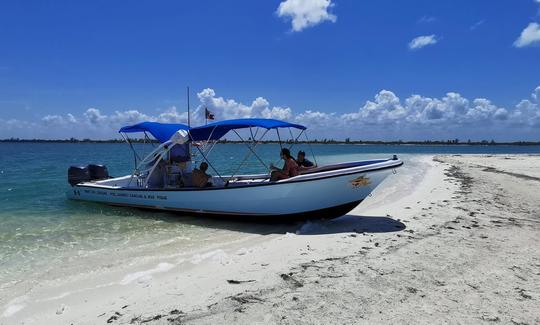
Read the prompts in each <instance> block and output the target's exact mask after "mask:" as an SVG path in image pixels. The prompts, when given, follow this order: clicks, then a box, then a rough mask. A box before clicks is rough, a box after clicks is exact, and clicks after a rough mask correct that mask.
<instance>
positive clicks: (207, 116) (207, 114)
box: [204, 107, 214, 120]
mask: <svg viewBox="0 0 540 325" xmlns="http://www.w3.org/2000/svg"><path fill="white" fill-rule="evenodd" d="M204 114H205V116H206V119H207V120H213V119H214V113H212V112H210V111H209V110H208V108H206V107H205V108H204Z"/></svg>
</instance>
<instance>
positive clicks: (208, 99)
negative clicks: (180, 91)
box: [194, 88, 292, 120]
mask: <svg viewBox="0 0 540 325" xmlns="http://www.w3.org/2000/svg"><path fill="white" fill-rule="evenodd" d="M197 97H199V100H200V101H201V105H199V107H197V109H196V110H195V113H194V116H195V118H199V119H203V118H204V116H203V114H204V108H205V107H206V108H208V109H209V110H210V111H211V112H212V113H214V116H215V117H216V119H217V120H224V119H235V118H250V117H262V118H274V119H280V120H289V119H291V118H292V110H291V109H290V108H289V107H279V106H275V107H270V103H269V102H268V100H266V99H265V98H263V97H257V98H255V100H254V101H253V102H252V103H251V105H249V106H248V105H245V104H242V103H239V102H237V101H235V100H234V99H224V98H223V97H217V96H216V93H215V91H214V90H213V89H210V88H206V89H204V90H202V91H201V92H200V93H198V94H197Z"/></svg>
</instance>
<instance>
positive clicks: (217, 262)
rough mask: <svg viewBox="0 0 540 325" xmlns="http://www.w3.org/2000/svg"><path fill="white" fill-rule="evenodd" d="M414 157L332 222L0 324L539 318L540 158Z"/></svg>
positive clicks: (154, 268)
mask: <svg viewBox="0 0 540 325" xmlns="http://www.w3.org/2000/svg"><path fill="white" fill-rule="evenodd" d="M422 164H423V165H424V167H423V168H424V171H423V173H422V177H421V178H420V179H415V180H414V181H413V180H410V181H409V182H410V183H411V182H412V183H414V184H406V181H400V182H397V181H396V183H395V184H394V183H393V182H394V181H392V179H388V182H386V183H385V184H384V186H382V187H381V189H378V190H377V192H376V193H374V195H373V197H372V198H370V199H368V200H366V201H365V202H364V203H363V204H361V205H360V206H359V207H357V208H356V209H355V210H354V211H352V212H351V213H350V214H349V215H347V216H344V217H342V218H339V219H336V220H330V221H324V220H323V221H314V222H308V223H306V224H303V225H299V226H298V227H297V228H296V230H295V231H293V232H285V233H274V234H269V235H268V234H266V235H261V236H253V238H251V239H250V240H248V241H243V242H240V243H235V244H230V245H227V246H223V247H220V248H219V249H215V250H212V251H209V252H204V253H201V254H198V255H197V256H193V257H192V258H191V259H189V260H186V261H162V262H161V263H158V264H155V265H149V266H148V267H147V269H146V270H138V271H137V272H133V273H132V274H131V275H126V274H123V275H120V274H114V275H107V274H102V275H100V281H97V280H95V279H94V280H92V281H93V282H92V283H86V284H87V285H90V284H92V285H93V286H94V287H95V289H94V290H87V291H82V292H80V293H76V292H75V293H73V294H70V295H69V296H66V297H62V296H61V295H60V296H59V297H58V298H57V299H56V300H53V301H50V300H49V301H47V302H45V300H43V303H42V304H41V305H39V306H38V305H34V308H32V309H30V308H24V309H22V307H21V306H24V305H25V304H26V303H27V301H26V300H20V299H19V300H17V301H13V302H12V306H7V308H5V309H4V310H2V311H0V312H4V314H5V313H6V312H9V313H10V314H9V315H7V316H6V315H4V316H5V317H2V318H0V323H1V324H11V323H23V322H24V323H27V324H28V323H41V324H43V323H55V324H63V323H66V324H69V323H74V324H81V323H83V324H99V323H101V324H107V323H109V324H216V323H218V324H219V323H221V324H231V323H236V324H256V323H259V324H379V323H400V324H403V323H405V324H408V323H410V324H433V323H436V324H441V323H448V324H456V323H458V324H479V323H485V324H499V323H500V324H539V323H540V308H538V306H539V305H540V249H539V247H540V156H526V155H516V156H481V155H454V156H437V157H424V158H423V160H422ZM397 176H399V174H398V175H397ZM396 179H397V178H396ZM396 184H397V185H396ZM99 283H102V284H101V286H100V285H99ZM82 285H83V284H82V283H78V284H77V286H78V287H81V286H82ZM72 289H74V288H72ZM58 294H59V293H58ZM28 299H36V297H32V298H28ZM9 308H11V309H9ZM17 308H19V309H21V310H20V311H19V310H18V309H17ZM11 314H13V315H11ZM8 316H9V317H8Z"/></svg>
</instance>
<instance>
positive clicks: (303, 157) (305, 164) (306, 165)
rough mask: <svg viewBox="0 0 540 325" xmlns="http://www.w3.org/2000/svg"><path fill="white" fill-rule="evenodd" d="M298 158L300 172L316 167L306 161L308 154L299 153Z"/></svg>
mask: <svg viewBox="0 0 540 325" xmlns="http://www.w3.org/2000/svg"><path fill="white" fill-rule="evenodd" d="M296 158H297V159H296V163H297V164H298V168H300V170H306V169H310V168H313V167H315V164H313V163H312V162H311V161H309V160H308V159H306V153H305V152H304V151H302V150H300V151H298V154H297V155H296Z"/></svg>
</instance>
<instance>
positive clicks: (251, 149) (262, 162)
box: [233, 130, 270, 170]
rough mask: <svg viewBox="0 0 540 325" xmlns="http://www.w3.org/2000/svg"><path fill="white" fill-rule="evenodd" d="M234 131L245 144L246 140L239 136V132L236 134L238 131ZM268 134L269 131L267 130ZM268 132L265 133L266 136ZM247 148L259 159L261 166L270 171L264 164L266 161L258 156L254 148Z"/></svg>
mask: <svg viewBox="0 0 540 325" xmlns="http://www.w3.org/2000/svg"><path fill="white" fill-rule="evenodd" d="M233 131H234V133H236V135H237V136H238V137H239V138H240V140H242V141H244V142H245V140H244V139H243V138H242V137H241V136H240V134H238V132H236V130H233ZM266 132H268V130H266ZM266 132H265V133H264V134H266ZM264 134H263V136H264ZM261 139H262V137H261ZM247 147H248V149H249V150H250V151H251V152H252V153H253V154H254V155H255V157H257V159H258V160H259V161H260V162H261V164H262V165H263V166H264V168H266V169H268V170H270V168H268V166H266V164H265V163H264V161H262V159H261V158H260V157H259V156H258V155H257V153H256V152H255V151H254V150H253V148H251V147H250V146H247Z"/></svg>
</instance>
